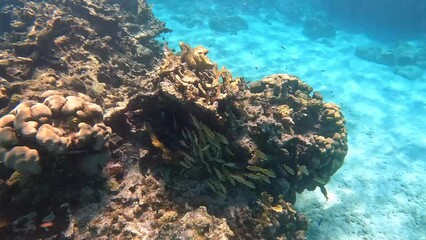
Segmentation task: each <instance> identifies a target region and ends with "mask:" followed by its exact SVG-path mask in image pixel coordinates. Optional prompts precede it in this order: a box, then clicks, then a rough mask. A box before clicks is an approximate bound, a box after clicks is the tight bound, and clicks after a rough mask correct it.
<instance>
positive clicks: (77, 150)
mask: <svg viewBox="0 0 426 240" xmlns="http://www.w3.org/2000/svg"><path fill="white" fill-rule="evenodd" d="M42 97H45V100H44V102H43V103H38V102H36V101H32V100H29V101H23V102H21V103H20V104H19V105H18V106H16V107H15V109H13V110H12V111H11V112H9V113H8V114H6V115H5V116H3V117H2V118H0V162H3V164H4V165H5V166H6V167H8V168H12V169H14V170H16V171H18V172H20V173H23V174H39V173H41V172H42V171H43V169H45V168H52V167H53V166H58V165H60V164H62V163H63V162H64V161H63V160H64V159H67V160H70V163H69V164H65V165H66V166H71V165H73V164H71V162H73V161H74V162H76V163H77V166H78V168H80V170H81V171H82V172H84V173H85V174H86V175H94V174H96V173H97V172H98V171H99V169H100V168H101V167H103V166H104V165H105V163H106V161H107V160H108V159H109V156H110V152H109V150H108V143H109V137H110V134H111V128H109V127H107V126H105V124H104V123H103V112H102V109H101V107H100V106H98V105H96V104H94V103H91V99H90V98H89V97H88V96H86V95H83V94H76V95H70V96H63V95H62V94H60V93H59V92H56V91H48V92H45V93H43V94H42ZM79 156H81V158H78V157H79ZM76 159H81V160H80V161H79V160H76Z"/></svg>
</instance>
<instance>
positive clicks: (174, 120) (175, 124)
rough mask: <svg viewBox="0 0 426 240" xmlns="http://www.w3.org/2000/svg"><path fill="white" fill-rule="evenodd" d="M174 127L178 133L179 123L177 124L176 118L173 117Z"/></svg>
mask: <svg viewBox="0 0 426 240" xmlns="http://www.w3.org/2000/svg"><path fill="white" fill-rule="evenodd" d="M173 127H174V128H175V131H177V128H178V127H177V123H176V117H175V116H173Z"/></svg>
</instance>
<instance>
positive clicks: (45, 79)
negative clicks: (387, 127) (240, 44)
mask: <svg viewBox="0 0 426 240" xmlns="http://www.w3.org/2000/svg"><path fill="white" fill-rule="evenodd" d="M0 3H1V5H2V6H3V7H2V8H1V11H0V18H1V19H2V22H3V21H8V22H9V23H10V24H9V25H6V24H2V25H0V30H1V31H2V32H1V37H0V38H1V39H0V109H1V111H0V116H1V117H0V137H1V138H0V139H1V140H0V162H1V164H0V234H1V236H2V237H3V236H4V237H5V238H8V239H12V238H14V239H35V238H37V239H53V238H55V237H56V238H61V239H297V240H301V239H306V237H305V232H306V230H307V228H308V219H306V217H305V216H304V215H303V214H302V213H300V212H298V211H297V210H296V209H295V208H294V207H293V204H294V203H295V202H296V200H297V199H296V193H302V192H303V191H304V190H310V191H312V190H315V189H316V188H320V189H321V191H322V193H323V194H324V196H325V198H327V191H326V184H327V183H328V182H329V181H330V177H331V176H332V175H333V174H334V173H335V172H336V171H337V170H338V169H339V168H340V167H341V166H342V164H343V161H344V158H345V156H346V153H347V150H348V145H347V132H346V128H345V119H344V116H343V114H342V112H341V110H340V108H339V107H338V106H337V105H335V104H333V103H327V102H325V101H323V97H322V96H321V94H320V93H319V92H316V91H313V89H312V87H310V86H309V85H307V84H306V83H304V82H303V81H302V80H300V79H299V78H297V77H296V76H292V75H288V74H275V75H271V76H267V77H265V78H263V79H261V80H259V81H256V82H252V83H248V82H246V81H245V80H244V78H242V77H234V76H232V74H231V72H230V71H229V70H228V69H226V68H225V67H221V68H219V66H218V65H217V63H215V62H213V61H212V60H210V59H209V57H208V56H207V54H208V49H206V48H204V47H202V46H196V47H194V48H193V47H191V46H190V45H188V44H186V43H183V42H181V43H180V48H181V51H180V53H178V54H177V53H175V52H173V51H172V50H170V49H168V47H167V46H165V47H164V48H161V47H160V43H159V42H157V41H156V39H155V37H156V36H158V35H159V34H160V33H162V32H165V31H168V29H166V28H165V26H164V24H163V23H161V22H159V21H158V20H157V19H155V17H154V16H153V15H152V13H151V10H150V9H149V6H148V5H147V3H146V2H145V1H137V2H136V1H109V0H92V1H79V0H74V1H73V0H49V1H14V2H10V1H5V0H3V1H0ZM12 4H13V5H12ZM135 4H136V5H135ZM136 9H137V10H136ZM0 238H1V237H0Z"/></svg>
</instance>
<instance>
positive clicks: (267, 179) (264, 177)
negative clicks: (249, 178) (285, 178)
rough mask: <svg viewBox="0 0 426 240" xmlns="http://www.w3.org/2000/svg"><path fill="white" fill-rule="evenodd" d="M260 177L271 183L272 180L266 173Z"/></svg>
mask: <svg viewBox="0 0 426 240" xmlns="http://www.w3.org/2000/svg"><path fill="white" fill-rule="evenodd" d="M260 177H261V178H262V180H263V181H264V182H266V183H271V180H269V178H268V177H267V176H265V175H260Z"/></svg>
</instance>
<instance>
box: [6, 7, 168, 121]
mask: <svg viewBox="0 0 426 240" xmlns="http://www.w3.org/2000/svg"><path fill="white" fill-rule="evenodd" d="M134 2H135V3H136V1H134ZM0 6H1V8H0V15H1V16H5V17H4V19H3V20H2V21H1V22H2V25H4V26H9V28H2V30H3V31H2V32H0V34H1V35H0V38H1V41H0V81H2V82H8V83H9V84H7V85H5V86H3V84H2V88H1V89H0V92H1V94H0V109H3V110H1V112H2V113H5V112H7V111H10V109H12V108H14V107H15V106H16V104H17V103H18V101H14V99H17V98H18V99H24V98H27V99H32V98H33V97H34V96H36V95H37V92H40V91H45V90H51V89H57V88H60V89H68V90H73V91H77V92H81V93H84V94H86V95H89V96H90V97H92V98H94V99H99V98H101V97H102V98H103V99H104V101H102V102H101V101H99V102H98V104H102V105H103V106H107V107H114V106H117V105H118V104H119V102H120V101H124V100H125V98H127V94H131V92H135V91H137V90H136V89H135V87H136V86H138V85H139V84H140V80H141V77H142V76H143V75H144V74H145V73H146V70H147V69H149V68H150V67H152V66H153V65H154V64H155V63H156V62H157V58H159V57H160V53H161V52H160V49H161V46H160V45H159V44H158V43H157V42H156V41H155V40H154V37H155V36H158V35H159V34H160V33H161V32H165V31H167V29H165V27H164V24H163V23H161V22H159V21H158V20H157V19H156V18H155V17H154V16H153V15H152V13H151V11H150V10H149V9H148V11H142V10H140V11H139V14H138V12H136V10H137V9H138V8H137V7H132V6H129V5H128V4H125V2H117V1H104V0H93V1H80V0H75V1H42V2H40V1H22V0H19V1H14V2H13V3H12V2H8V1H5V0H2V1H0ZM140 6H147V5H146V3H145V2H144V1H141V3H140ZM126 7H127V8H128V9H127V8H126ZM144 9H145V8H144ZM6 16H8V17H6ZM111 89H116V92H120V93H122V94H121V95H119V94H111V93H110V91H111ZM7 99H9V101H8V100H7Z"/></svg>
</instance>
